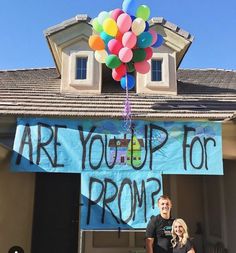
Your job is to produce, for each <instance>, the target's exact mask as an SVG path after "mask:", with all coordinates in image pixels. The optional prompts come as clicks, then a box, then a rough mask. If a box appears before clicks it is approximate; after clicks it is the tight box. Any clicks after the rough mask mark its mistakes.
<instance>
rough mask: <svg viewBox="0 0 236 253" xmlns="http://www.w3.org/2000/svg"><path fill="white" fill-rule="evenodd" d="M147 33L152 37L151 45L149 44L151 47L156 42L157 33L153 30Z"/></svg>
mask: <svg viewBox="0 0 236 253" xmlns="http://www.w3.org/2000/svg"><path fill="white" fill-rule="evenodd" d="M149 33H151V35H152V43H151V45H153V44H155V43H156V41H157V32H156V31H154V30H152V29H150V30H149Z"/></svg>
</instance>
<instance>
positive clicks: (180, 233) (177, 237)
mask: <svg viewBox="0 0 236 253" xmlns="http://www.w3.org/2000/svg"><path fill="white" fill-rule="evenodd" d="M171 233H172V237H173V239H172V240H171V243H172V246H173V253H195V250H194V249H193V245H192V243H191V241H190V239H189V235H188V227H187V225H186V223H185V221H184V220H183V219H175V220H174V222H173V225H172V231H171Z"/></svg>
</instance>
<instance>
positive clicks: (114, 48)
mask: <svg viewBox="0 0 236 253" xmlns="http://www.w3.org/2000/svg"><path fill="white" fill-rule="evenodd" d="M107 46H108V49H109V51H110V52H111V54H115V55H118V54H119V52H120V49H121V48H122V47H123V45H122V43H121V42H120V41H119V40H117V39H112V40H110V41H109V42H108V45H107Z"/></svg>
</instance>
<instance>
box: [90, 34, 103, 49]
mask: <svg viewBox="0 0 236 253" xmlns="http://www.w3.org/2000/svg"><path fill="white" fill-rule="evenodd" d="M89 46H90V47H91V48H92V49H93V50H95V51H96V50H103V49H105V43H104V41H103V40H102V38H101V37H100V36H98V35H91V36H90V37H89Z"/></svg>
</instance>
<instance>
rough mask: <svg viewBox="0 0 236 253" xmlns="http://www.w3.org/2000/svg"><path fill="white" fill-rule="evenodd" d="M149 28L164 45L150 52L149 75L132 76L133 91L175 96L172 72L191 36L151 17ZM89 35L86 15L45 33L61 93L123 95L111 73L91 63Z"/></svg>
mask: <svg viewBox="0 0 236 253" xmlns="http://www.w3.org/2000/svg"><path fill="white" fill-rule="evenodd" d="M149 25H150V27H151V29H154V30H155V31H157V32H158V33H159V34H161V35H162V36H163V38H164V43H163V44H162V46H161V47H159V48H154V49H153V57H152V59H150V60H149V62H150V64H151V70H150V71H149V73H147V74H139V73H134V75H135V78H136V87H135V92H136V93H138V94H152V95H154V94H172V95H173V94H177V77H176V71H177V69H178V67H179V65H180V63H181V61H182V59H183V57H184V55H185V54H186V52H187V50H188V48H189V47H190V45H191V43H192V41H193V37H192V36H191V35H190V34H189V33H187V32H185V31H184V30H182V29H180V28H179V27H178V26H176V25H174V24H172V23H170V22H168V21H166V20H164V19H163V18H152V19H151V20H150V21H149ZM92 34H93V29H92V26H91V19H90V18H89V17H88V16H87V15H78V16H76V17H75V18H72V19H70V20H66V21H64V22H63V23H61V24H58V25H56V26H54V27H50V28H49V29H47V30H46V31H45V36H46V38H47V41H48V44H49V47H50V49H51V52H52V55H53V58H54V61H55V64H56V67H57V70H58V72H59V73H60V75H61V92H62V93H71V94H88V95H90V94H101V93H105V92H109V91H112V92H124V91H123V90H122V88H121V87H120V86H119V83H117V82H116V81H114V80H113V79H112V76H111V70H110V69H109V68H107V67H106V66H105V65H104V64H100V63H98V62H97V61H96V60H95V56H94V51H92V49H90V47H89V45H88V39H89V37H90V35H92Z"/></svg>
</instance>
